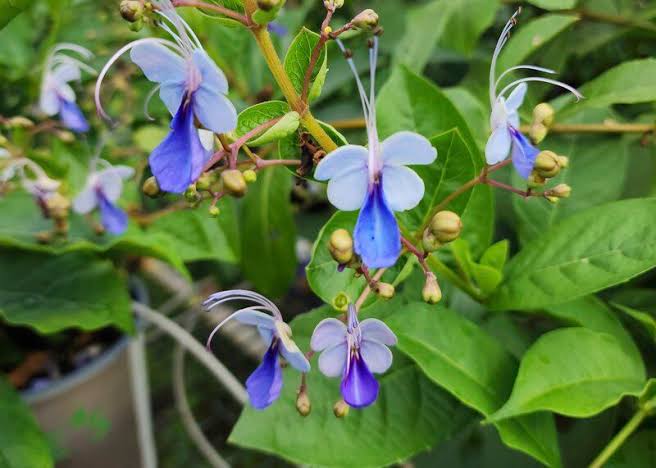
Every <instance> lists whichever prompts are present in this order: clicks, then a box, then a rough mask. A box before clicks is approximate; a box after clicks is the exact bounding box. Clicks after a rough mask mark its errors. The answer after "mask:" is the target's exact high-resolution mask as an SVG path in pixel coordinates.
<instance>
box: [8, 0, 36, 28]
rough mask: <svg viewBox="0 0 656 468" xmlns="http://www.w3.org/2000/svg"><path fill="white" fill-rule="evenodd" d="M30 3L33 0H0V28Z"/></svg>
mask: <svg viewBox="0 0 656 468" xmlns="http://www.w3.org/2000/svg"><path fill="white" fill-rule="evenodd" d="M30 5H32V2H30V1H29V0H0V29H2V28H4V27H5V26H7V24H8V23H9V22H10V21H11V20H12V19H14V17H15V16H16V15H18V14H19V13H22V12H23V10H25V9H26V8H27V7H29V6H30Z"/></svg>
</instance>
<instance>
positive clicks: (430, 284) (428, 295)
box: [421, 273, 442, 304]
mask: <svg viewBox="0 0 656 468" xmlns="http://www.w3.org/2000/svg"><path fill="white" fill-rule="evenodd" d="M421 298H422V299H423V300H424V301H425V302H428V303H429V304H437V303H438V302H440V301H441V300H442V290H441V289H440V285H439V283H438V282H437V278H436V277H435V274H433V273H428V274H427V275H426V282H425V283H424V288H423V289H422V290H421Z"/></svg>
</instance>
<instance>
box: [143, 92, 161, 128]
mask: <svg viewBox="0 0 656 468" xmlns="http://www.w3.org/2000/svg"><path fill="white" fill-rule="evenodd" d="M161 87H162V85H161V84H158V85H157V86H155V87H154V88H153V89H151V90H150V91H149V92H148V96H146V101H145V102H144V108H143V111H144V115H145V116H146V118H147V119H148V120H155V119H154V118H153V117H151V115H150V113H149V112H148V106H149V105H150V101H151V99H153V96H155V93H156V92H157V91H159V89H160V88H161Z"/></svg>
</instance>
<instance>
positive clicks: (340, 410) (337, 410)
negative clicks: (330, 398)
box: [333, 399, 349, 418]
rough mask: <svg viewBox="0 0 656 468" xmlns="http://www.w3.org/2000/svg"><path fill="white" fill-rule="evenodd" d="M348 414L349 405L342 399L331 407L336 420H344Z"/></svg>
mask: <svg viewBox="0 0 656 468" xmlns="http://www.w3.org/2000/svg"><path fill="white" fill-rule="evenodd" d="M348 413H349V405H348V404H347V403H346V402H345V401H344V400H343V399H342V400H339V401H338V402H337V403H335V405H334V406H333V414H334V415H335V417H336V418H345V417H346V416H348Z"/></svg>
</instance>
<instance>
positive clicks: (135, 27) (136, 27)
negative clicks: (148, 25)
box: [128, 18, 144, 32]
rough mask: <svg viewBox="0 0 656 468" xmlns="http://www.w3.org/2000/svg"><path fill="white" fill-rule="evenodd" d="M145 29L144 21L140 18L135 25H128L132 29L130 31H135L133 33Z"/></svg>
mask: <svg viewBox="0 0 656 468" xmlns="http://www.w3.org/2000/svg"><path fill="white" fill-rule="evenodd" d="M143 27H144V19H143V18H139V19H138V20H137V21H135V22H134V23H130V24H129V25H128V28H130V31H133V32H139V31H141V30H142V29H143Z"/></svg>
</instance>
